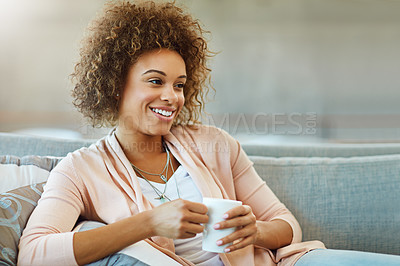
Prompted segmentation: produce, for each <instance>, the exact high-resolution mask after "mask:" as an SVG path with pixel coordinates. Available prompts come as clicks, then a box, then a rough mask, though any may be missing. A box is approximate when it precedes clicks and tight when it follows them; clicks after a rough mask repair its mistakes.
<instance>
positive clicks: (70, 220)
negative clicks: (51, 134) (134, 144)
mask: <svg viewBox="0 0 400 266" xmlns="http://www.w3.org/2000/svg"><path fill="white" fill-rule="evenodd" d="M164 140H165V142H166V143H167V145H168V147H169V149H170V151H171V153H172V154H173V155H174V156H175V158H176V159H177V160H178V161H179V162H180V163H181V164H182V165H183V167H185V169H186V170H187V171H188V173H189V174H190V175H191V177H192V178H193V181H194V182H195V184H196V185H197V186H198V188H199V190H200V192H201V193H202V195H203V196H204V197H216V198H227V199H235V200H240V201H242V202H243V203H244V204H247V205H250V206H251V207H252V209H253V212H254V214H255V215H256V216H257V219H258V220H263V221H271V220H274V219H282V220H285V221H286V222H288V223H289V224H290V226H291V227H292V229H293V234H294V236H293V240H292V244H291V245H289V246H286V247H283V248H280V249H278V250H277V251H276V252H272V251H270V250H267V249H263V248H260V247H256V246H248V247H246V248H243V249H241V250H238V251H235V252H232V253H229V254H221V255H220V257H221V259H222V261H223V262H224V264H225V265H226V266H228V265H232V266H234V265H238V266H239V265H276V264H277V263H282V264H283V265H293V264H294V263H295V262H296V261H297V260H298V258H300V257H301V256H302V255H303V254H304V253H306V252H308V251H309V250H311V249H315V248H324V245H323V244H322V243H321V242H319V241H310V242H301V229H300V226H299V224H298V223H297V221H296V219H295V218H294V217H293V215H292V214H291V213H290V212H289V211H288V210H287V209H286V207H285V206H284V205H283V204H282V203H281V202H280V201H279V200H278V199H277V198H276V196H275V195H274V194H273V192H272V191H271V190H270V189H269V188H268V186H267V185H266V184H265V182H264V181H262V179H261V178H260V177H259V176H258V174H257V173H256V172H255V170H254V168H253V166H252V162H251V161H250V160H249V159H248V157H247V156H246V154H245V153H244V151H243V150H242V149H241V147H240V145H239V143H238V142H237V141H236V140H235V139H233V138H232V137H231V136H229V135H228V134H227V133H226V132H225V131H223V130H220V129H217V128H215V127H209V126H198V127H196V128H189V127H181V126H178V127H174V128H172V129H171V132H170V133H169V134H168V135H166V136H164ZM149 148H151V147H149ZM151 208H153V206H152V204H151V203H150V202H149V201H148V200H147V199H146V198H145V197H144V196H143V194H142V192H141V189H140V185H139V182H138V179H137V177H136V175H135V172H134V171H133V169H132V167H131V165H130V163H129V161H128V159H127V158H126V156H125V154H124V153H123V151H122V149H121V146H120V145H119V143H118V141H117V139H116V137H115V134H114V132H111V133H110V135H108V136H107V137H105V138H102V139H100V140H99V141H98V142H97V143H96V144H93V145H91V146H90V147H89V148H82V149H80V150H77V151H75V152H73V153H69V154H68V155H67V156H66V158H64V159H63V160H62V161H61V162H60V163H59V164H58V165H57V166H56V168H55V169H54V170H53V171H52V172H51V174H50V176H49V179H48V182H47V184H46V186H45V191H44V193H43V195H42V197H41V199H40V200H39V203H38V206H37V207H36V208H35V210H34V212H33V213H32V215H31V217H30V219H29V221H28V224H27V226H26V228H25V230H24V232H23V235H22V237H21V240H20V244H19V257H18V263H19V264H20V265H76V261H75V257H74V253H73V234H74V232H71V231H72V229H73V227H74V226H75V223H76V221H77V219H78V217H79V216H80V215H81V216H83V217H84V218H85V219H88V220H97V221H102V222H105V223H107V224H110V223H113V222H116V221H118V220H121V219H123V218H126V217H129V216H131V215H135V214H137V213H138V212H142V211H145V210H149V209H151ZM143 226H145V225H143ZM146 241H147V242H148V243H149V244H151V245H152V246H153V247H154V248H157V249H159V250H160V251H162V252H164V253H165V254H167V255H168V256H170V257H172V258H173V259H175V260H176V261H178V262H180V263H181V264H182V265H193V264H192V263H191V262H189V261H187V260H185V259H183V258H181V257H179V256H177V255H175V253H174V244H173V240H172V239H168V238H164V237H153V238H151V239H146Z"/></svg>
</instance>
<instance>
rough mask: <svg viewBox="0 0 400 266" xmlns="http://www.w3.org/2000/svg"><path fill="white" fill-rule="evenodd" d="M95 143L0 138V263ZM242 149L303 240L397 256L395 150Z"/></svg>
mask: <svg viewBox="0 0 400 266" xmlns="http://www.w3.org/2000/svg"><path fill="white" fill-rule="evenodd" d="M93 141H94V140H61V139H56V138H47V137H33V136H23V135H16V134H9V133H0V193H2V194H1V195H0V264H5V265H15V262H16V256H17V252H18V251H17V245H18V239H19V237H20V235H21V232H22V230H23V228H24V226H25V224H26V221H27V219H28V218H29V215H30V213H31V212H32V210H33V209H34V207H35V206H36V203H37V201H38V199H39V198H40V195H41V193H42V191H43V186H44V184H45V182H46V179H47V177H48V174H49V172H50V171H51V169H52V168H53V167H54V166H55V165H56V164H57V163H58V162H59V161H60V160H61V159H62V157H63V156H65V155H66V154H67V153H68V152H70V151H73V150H76V149H78V148H80V147H83V146H89V145H90V144H91V143H93ZM242 147H243V149H244V150H245V151H246V153H247V154H248V155H249V157H250V159H251V160H252V161H253V162H254V167H255V169H256V171H257V172H258V174H259V175H260V176H261V177H262V178H263V179H264V180H265V181H266V182H267V184H268V186H269V187H270V188H271V189H272V190H273V191H274V192H275V194H276V195H277V196H278V198H279V199H280V200H281V201H282V202H283V203H284V204H285V205H286V206H287V207H288V208H289V209H290V210H291V211H292V213H293V214H294V215H295V217H296V218H297V219H298V221H299V223H300V225H301V227H302V230H303V240H304V241H306V240H321V241H322V242H324V243H325V245H326V246H327V247H328V248H332V249H346V250H359V251H368V252H377V253H386V254H394V255H400V195H399V193H400V144H310V145H262V144H260V145H254V144H252V145H247V144H246V143H243V144H242Z"/></svg>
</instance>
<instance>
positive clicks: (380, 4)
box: [0, 0, 400, 142]
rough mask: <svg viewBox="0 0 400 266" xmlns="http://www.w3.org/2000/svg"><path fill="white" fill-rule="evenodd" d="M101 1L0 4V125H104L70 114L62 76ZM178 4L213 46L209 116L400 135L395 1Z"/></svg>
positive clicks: (271, 130)
mask: <svg viewBox="0 0 400 266" xmlns="http://www.w3.org/2000/svg"><path fill="white" fill-rule="evenodd" d="M104 2H105V1H103V0H85V1H78V0H57V1H54V0H0V36H1V37H0V38H1V42H0V81H1V84H0V131H3V132H13V131H18V130H23V129H27V128H56V129H62V130H70V131H73V132H78V133H80V135H81V136H82V137H87V138H92V137H99V136H101V135H102V134H105V133H107V131H108V129H92V128H91V127H90V126H87V125H86V122H85V120H84V119H82V118H81V115H80V114H79V113H78V112H77V111H75V110H74V108H73V106H72V104H71V101H72V99H71V97H70V90H71V88H72V85H71V83H70V81H69V74H70V73H71V72H72V70H73V65H74V63H75V62H76V60H77V56H78V50H79V41H80V39H81V38H82V36H83V32H84V29H85V28H86V26H87V24H88V22H89V21H90V20H91V19H92V18H93V17H94V16H95V14H96V12H98V11H99V10H100V9H101V7H102V6H103V4H104ZM177 2H178V3H181V4H183V5H185V6H186V7H187V8H188V9H189V10H190V12H192V13H193V14H194V16H195V17H197V18H199V19H200V21H201V22H202V24H203V25H204V27H205V28H206V29H208V30H210V31H211V33H212V35H211V41H210V47H211V49H212V50H214V51H218V52H219V54H218V55H216V56H215V58H213V59H212V61H211V65H210V66H211V68H212V69H213V72H212V80H213V85H214V87H215V89H216V93H215V95H214V100H213V101H212V102H210V103H209V104H208V105H207V111H208V113H209V114H210V115H209V116H208V117H206V118H205V119H204V122H205V123H209V124H214V125H216V126H219V127H222V128H225V129H226V130H228V131H230V132H231V133H232V134H234V135H238V136H242V137H243V136H252V137H254V136H257V137H258V138H264V137H265V138H267V137H270V138H275V139H276V138H277V137H279V138H280V139H281V140H282V141H284V140H288V139H299V140H301V141H320V140H323V141H339V142H376V141H380V142H389V141H400V106H399V101H400V79H399V74H400V49H399V48H398V47H400V1H399V0H323V1H321V0H248V1H242V0H187V1H184V0H181V1H177ZM211 96H212V94H211Z"/></svg>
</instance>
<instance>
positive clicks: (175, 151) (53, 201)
mask: <svg viewBox="0 0 400 266" xmlns="http://www.w3.org/2000/svg"><path fill="white" fill-rule="evenodd" d="M89 29H90V32H89V35H88V36H87V37H86V39H85V40H84V43H83V48H82V50H81V59H80V61H79V62H78V63H77V65H76V67H75V72H74V73H73V77H74V80H75V84H76V85H75V88H74V90H73V96H74V99H75V100H74V104H75V106H76V107H77V108H78V109H79V110H80V111H81V112H82V113H83V114H84V115H85V116H86V117H88V118H89V119H90V120H91V122H92V124H93V125H95V126H110V125H111V126H114V129H113V130H112V131H111V132H110V134H109V135H108V136H106V137H104V138H102V139H100V140H99V141H98V142H97V143H95V144H93V145H92V146H90V147H89V148H82V149H80V150H77V151H75V152H73V153H70V154H68V155H67V156H66V158H64V159H63V160H62V162H60V163H59V164H58V165H57V167H56V168H55V169H54V170H53V171H52V172H51V174H50V176H49V179H48V182H47V185H46V187H45V191H44V193H43V195H42V198H41V199H40V201H39V203H38V206H37V207H36V209H35V210H34V212H33V213H32V215H31V217H30V219H29V222H28V224H27V226H26V229H25V230H24V232H23V235H22V237H21V241H20V246H19V248H20V252H19V257H18V262H19V264H21V265H76V264H79V265H83V264H88V263H92V262H95V264H96V263H98V264H101V265H104V264H110V265H111V264H112V265H118V264H119V263H120V265H127V264H128V265H131V264H135V263H136V264H137V265H144V264H143V263H141V262H140V260H139V259H136V258H135V257H129V258H126V257H124V255H123V254H121V253H118V252H119V251H121V250H123V249H124V248H126V247H128V246H130V245H132V244H134V243H137V242H139V241H145V242H146V243H147V244H148V246H149V248H150V249H153V251H154V252H156V251H160V252H162V254H163V256H167V257H169V258H171V259H173V260H175V261H176V262H178V263H180V264H182V265H193V264H196V265H203V266H204V265H275V264H277V263H282V264H285V265H290V264H294V263H295V262H296V261H297V260H298V259H299V258H300V257H301V256H302V255H303V254H305V253H306V252H308V251H310V250H312V249H316V248H324V245H323V244H322V243H321V242H319V241H312V242H306V243H304V242H303V243H301V242H300V241H301V230H300V227H299V225H298V223H297V221H296V219H295V218H294V217H293V215H292V214H291V213H290V212H289V211H288V210H287V209H286V207H285V206H284V205H283V204H282V203H281V202H280V201H279V200H278V199H277V198H276V197H275V195H274V194H273V192H272V191H271V190H270V189H269V188H268V187H267V185H266V184H265V182H263V181H262V180H261V178H260V177H259V176H258V175H257V173H256V172H255V170H254V168H253V167H252V163H251V162H250V160H249V159H248V158H247V156H246V155H245V153H244V152H243V150H242V149H241V147H240V145H239V144H238V142H237V141H236V140H234V139H233V138H232V137H230V136H229V135H228V134H227V133H226V132H224V131H222V130H220V129H217V128H214V127H207V126H203V125H201V124H200V123H199V121H198V120H199V116H200V112H201V110H202V107H203V99H204V96H205V95H206V93H207V88H208V86H207V85H208V83H207V81H208V77H209V72H210V70H209V69H208V68H207V65H206V63H207V58H208V57H209V56H210V55H211V53H210V52H209V51H208V49H207V43H206V41H205V39H204V37H203V33H204V31H203V30H202V28H201V27H200V25H199V23H198V22H197V21H196V20H194V19H193V18H192V17H191V16H190V15H189V14H187V13H185V12H183V10H181V9H180V8H178V7H176V6H175V5H174V4H172V3H163V4H155V3H152V2H146V3H136V4H132V3H129V2H112V3H110V4H108V5H107V6H106V8H105V10H104V12H103V13H102V14H101V16H100V17H99V18H97V19H96V20H95V21H94V22H93V24H92V25H91V27H90V28H89ZM203 197H215V198H226V199H234V200H239V201H242V202H243V205H242V206H240V207H236V208H234V209H232V210H230V211H228V212H227V213H226V217H225V220H224V221H222V222H220V223H218V224H216V225H214V227H215V228H217V229H223V228H229V227H237V228H238V230H237V231H235V232H234V233H232V234H231V235H229V236H227V237H225V238H222V239H220V240H219V241H218V243H217V244H218V245H224V244H225V243H231V242H233V243H234V244H232V245H230V246H228V248H227V250H226V252H227V253H222V254H216V253H212V252H207V251H203V250H202V249H201V241H202V231H203V228H204V227H203V224H204V223H207V221H208V216H207V208H206V206H205V205H203V204H202V203H201V202H202V198H203ZM78 219H79V220H89V221H97V222H100V223H101V224H102V225H103V226H100V227H98V226H86V225H85V224H84V225H83V227H80V226H78V227H77V228H75V226H76V225H77V221H78ZM84 227H85V229H84V230H83V229H82V228H84ZM74 228H75V230H74ZM79 228H80V229H79ZM88 228H92V229H89V230H87V229H88Z"/></svg>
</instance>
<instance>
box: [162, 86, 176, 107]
mask: <svg viewBox="0 0 400 266" xmlns="http://www.w3.org/2000/svg"><path fill="white" fill-rule="evenodd" d="M177 99H178V95H177V94H176V91H175V90H174V85H167V86H165V87H164V88H163V90H162V94H161V100H163V101H168V102H170V103H171V102H175V101H177Z"/></svg>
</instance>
